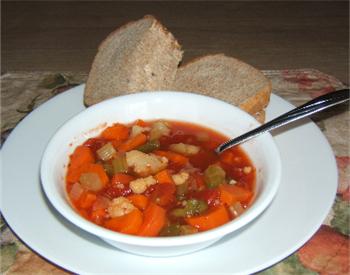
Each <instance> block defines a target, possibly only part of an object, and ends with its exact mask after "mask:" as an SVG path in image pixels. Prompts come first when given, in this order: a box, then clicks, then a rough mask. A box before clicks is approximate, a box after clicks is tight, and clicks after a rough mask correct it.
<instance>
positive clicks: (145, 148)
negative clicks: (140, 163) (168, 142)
mask: <svg viewBox="0 0 350 275" xmlns="http://www.w3.org/2000/svg"><path fill="white" fill-rule="evenodd" d="M159 146H160V142H159V140H158V139H155V140H150V141H148V142H146V143H145V144H143V145H141V146H139V147H137V150H139V151H141V152H144V153H150V152H153V151H154V150H156V149H158V148H159Z"/></svg>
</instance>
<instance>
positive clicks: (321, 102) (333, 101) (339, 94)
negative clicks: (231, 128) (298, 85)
mask: <svg viewBox="0 0 350 275" xmlns="http://www.w3.org/2000/svg"><path fill="white" fill-rule="evenodd" d="M349 95H350V94H349V89H344V90H339V91H335V92H332V93H328V94H325V95H323V96H319V97H317V98H315V99H313V100H311V101H308V102H306V103H305V104H303V105H301V106H299V107H297V108H295V109H293V110H291V111H289V112H287V113H285V114H283V115H281V116H279V117H277V118H275V119H273V120H271V121H269V122H267V123H265V124H263V125H261V126H259V127H257V128H255V129H254V130H252V131H249V132H247V133H245V134H243V135H241V136H239V137H236V138H234V139H231V140H229V141H226V142H225V143H223V144H221V145H219V146H218V147H217V148H216V149H215V152H216V153H218V154H220V153H222V152H223V151H225V150H226V149H228V148H231V147H233V146H236V145H238V144H241V143H243V142H246V141H248V140H250V139H252V138H254V137H256V136H258V135H261V134H262V133H265V132H267V131H271V130H273V129H276V128H279V127H281V126H283V125H286V124H288V123H290V122H293V121H296V120H298V119H301V118H303V117H307V116H310V115H312V114H315V113H317V112H320V111H322V110H325V109H327V108H329V107H332V106H334V105H337V104H340V103H344V102H346V101H348V100H349V98H350V96H349Z"/></svg>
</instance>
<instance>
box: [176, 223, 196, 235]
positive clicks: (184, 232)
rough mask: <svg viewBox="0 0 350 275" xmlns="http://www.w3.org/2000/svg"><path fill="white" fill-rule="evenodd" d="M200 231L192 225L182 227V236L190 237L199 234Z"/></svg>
mask: <svg viewBox="0 0 350 275" xmlns="http://www.w3.org/2000/svg"><path fill="white" fill-rule="evenodd" d="M197 232H198V229H197V228H195V227H194V226H191V225H180V235H190V234H194V233H197Z"/></svg>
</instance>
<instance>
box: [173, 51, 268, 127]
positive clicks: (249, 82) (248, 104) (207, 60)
mask: <svg viewBox="0 0 350 275" xmlns="http://www.w3.org/2000/svg"><path fill="white" fill-rule="evenodd" d="M172 88H173V89H174V90H177V91H185V92H194V93H200V94H204V95H208V96H212V97H215V98H218V99H221V100H223V101H226V102H229V103H231V104H233V105H235V106H238V107H240V108H241V109H243V110H244V111H246V112H248V113H250V114H251V115H256V116H257V118H259V120H260V121H261V120H262V119H265V115H264V112H263V113H262V111H263V110H264V108H265V107H266V106H267V104H268V103H269V99H270V94H271V83H270V81H269V80H268V79H267V78H266V77H265V76H264V75H263V73H262V72H261V71H259V70H257V69H255V68H254V67H252V66H250V65H248V64H246V63H244V62H242V61H240V60H238V59H235V58H233V57H228V56H225V55H223V54H215V55H206V56H203V57H199V58H197V59H194V60H193V61H191V62H189V63H187V64H185V65H182V66H180V67H179V69H178V70H177V73H176V78H175V81H174V84H173V86H172Z"/></svg>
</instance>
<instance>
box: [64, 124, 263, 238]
mask: <svg viewBox="0 0 350 275" xmlns="http://www.w3.org/2000/svg"><path fill="white" fill-rule="evenodd" d="M226 140H227V137H225V136H223V135H221V134H219V133H217V132H215V131H213V130H211V129H208V128H205V127H203V126H200V125H196V124H191V123H187V122H186V123H185V122H179V121H165V120H158V121H147V122H146V121H143V120H137V121H135V122H134V123H131V124H120V123H115V124H113V125H111V126H109V127H107V128H106V129H104V130H103V131H102V133H101V134H100V135H99V136H97V137H94V138H90V139H88V140H86V141H85V142H84V143H83V144H82V145H79V146H78V147H76V149H75V150H74V152H73V153H72V155H71V156H70V161H69V165H68V168H67V174H66V188H67V193H68V196H69V198H70V201H71V203H72V204H73V206H74V208H75V209H76V210H77V211H78V212H79V213H80V214H81V215H82V216H83V217H84V218H86V219H88V220H89V221H91V222H93V223H95V224H98V225H100V226H103V227H105V228H107V229H110V230H113V231H117V232H120V233H125V234H132V235H138V236H152V237H154V236H179V235H187V234H193V233H196V232H201V231H206V230H210V229H213V228H216V227H218V226H220V225H222V224H225V223H227V222H229V221H230V220H232V219H235V218H236V217H238V216H239V215H241V214H242V213H243V212H244V211H245V209H246V208H247V207H248V206H249V205H250V204H251V203H252V200H253V197H254V187H255V177H256V175H255V168H254V167H253V165H252V163H251V161H250V159H249V157H248V156H247V155H246V154H245V153H244V152H243V150H242V149H241V148H240V147H235V148H232V149H229V150H227V151H225V152H224V153H222V154H221V155H217V154H215V152H214V149H215V148H216V147H217V146H218V145H219V144H220V143H222V142H224V141H226Z"/></svg>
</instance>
